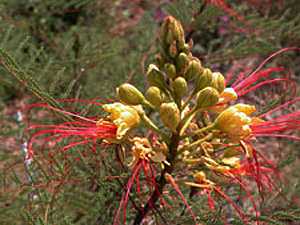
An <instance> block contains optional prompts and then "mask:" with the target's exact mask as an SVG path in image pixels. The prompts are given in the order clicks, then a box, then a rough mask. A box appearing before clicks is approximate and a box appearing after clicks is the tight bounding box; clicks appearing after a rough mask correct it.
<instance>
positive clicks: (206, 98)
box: [196, 87, 219, 109]
mask: <svg viewBox="0 0 300 225" xmlns="http://www.w3.org/2000/svg"><path fill="white" fill-rule="evenodd" d="M218 101H219V92H218V91H217V90H216V89H214V88H212V87H206V88H204V89H203V90H201V91H200V92H199V94H198V97H197V101H196V108H198V109H204V108H208V107H212V106H214V105H215V104H217V103H218Z"/></svg>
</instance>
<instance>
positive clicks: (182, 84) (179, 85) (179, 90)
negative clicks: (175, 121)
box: [172, 77, 187, 98]
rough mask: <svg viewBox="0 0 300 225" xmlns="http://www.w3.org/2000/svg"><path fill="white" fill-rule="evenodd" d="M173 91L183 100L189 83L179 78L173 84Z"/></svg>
mask: <svg viewBox="0 0 300 225" xmlns="http://www.w3.org/2000/svg"><path fill="white" fill-rule="evenodd" d="M172 87H173V90H174V92H175V94H176V96H178V97H179V98H182V97H183V96H184V94H185V92H186V89H187V83H186V81H185V79H184V78H183V77H177V78H176V79H175V80H174V82H173V83H172Z"/></svg>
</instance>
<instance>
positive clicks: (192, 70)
mask: <svg viewBox="0 0 300 225" xmlns="http://www.w3.org/2000/svg"><path fill="white" fill-rule="evenodd" d="M202 71H203V67H201V62H200V60H199V59H197V58H194V59H193V60H192V61H190V64H189V67H188V70H187V72H186V74H185V76H184V77H185V79H186V81H190V80H191V79H193V78H195V77H197V76H198V74H200V72H202Z"/></svg>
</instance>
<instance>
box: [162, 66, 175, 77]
mask: <svg viewBox="0 0 300 225" xmlns="http://www.w3.org/2000/svg"><path fill="white" fill-rule="evenodd" d="M164 70H165V73H166V75H167V76H168V77H169V78H170V79H174V78H175V77H176V68H175V66H174V65H173V64H171V63H166V64H165V66H164Z"/></svg>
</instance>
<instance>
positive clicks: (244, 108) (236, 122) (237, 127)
mask: <svg viewBox="0 0 300 225" xmlns="http://www.w3.org/2000/svg"><path fill="white" fill-rule="evenodd" d="M254 111H255V107H254V106H250V105H246V104H237V105H234V106H231V107H229V108H228V109H226V110H224V111H223V112H222V113H221V114H220V115H219V116H218V117H217V119H216V121H215V129H217V130H221V131H223V132H224V133H225V134H226V135H227V137H228V140H229V141H231V142H237V141H240V140H243V139H245V138H247V137H248V136H249V135H250V134H251V133H252V131H251V128H250V125H251V124H253V123H255V121H256V119H255V118H253V119H252V118H251V117H249V116H250V114H251V113H253V112H254Z"/></svg>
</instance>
